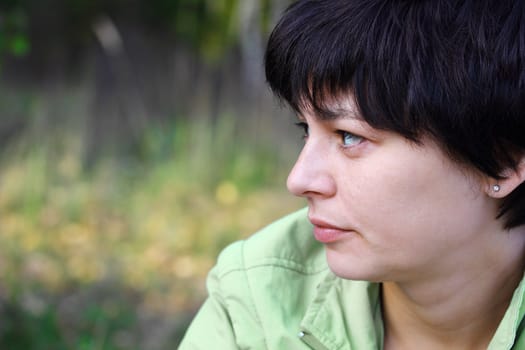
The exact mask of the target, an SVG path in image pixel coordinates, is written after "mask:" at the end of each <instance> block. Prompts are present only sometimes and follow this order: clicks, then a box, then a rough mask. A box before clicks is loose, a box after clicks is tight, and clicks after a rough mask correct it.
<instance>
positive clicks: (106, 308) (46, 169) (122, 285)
mask: <svg viewBox="0 0 525 350" xmlns="http://www.w3.org/2000/svg"><path fill="white" fill-rule="evenodd" d="M69 132H70V134H62V135H61V136H58V134H55V135H53V136H52V137H53V138H59V139H61V140H63V141H62V142H61V146H60V147H58V146H56V145H54V144H53V143H52V142H48V141H46V138H45V137H44V138H41V139H40V140H39V141H38V144H36V142H37V141H35V140H33V139H31V138H28V139H25V140H26V141H25V142H24V143H23V144H22V146H23V147H20V150H18V151H17V148H15V147H13V148H11V151H10V154H11V156H10V157H5V158H4V159H3V163H2V167H1V168H2V172H1V173H0V176H1V179H2V186H1V187H0V221H1V222H2V235H1V236H0V279H1V280H2V281H3V283H2V289H1V290H0V348H1V349H4V348H5V349H36V350H45V349H58V350H60V349H86V350H87V349H107V350H120V349H144V347H142V346H141V345H140V344H141V343H140V342H141V341H145V340H146V339H147V337H148V336H153V335H155V334H157V333H154V332H152V330H151V329H152V328H153V326H152V325H151V324H152V323H153V324H163V325H164V326H162V327H165V328H162V327H161V329H165V330H167V331H166V334H165V335H164V336H163V338H162V339H163V340H162V342H163V344H164V345H165V346H164V347H160V348H162V349H170V348H174V347H176V345H177V343H178V341H179V339H180V337H181V335H182V332H183V330H184V329H185V327H186V325H187V322H188V321H189V319H190V318H191V315H192V314H193V312H194V311H195V309H196V307H197V305H198V304H200V302H201V301H202V298H203V296H204V293H205V292H204V289H203V288H204V277H205V275H206V273H207V271H208V270H209V269H210V267H211V266H212V264H213V262H214V260H215V258H216V256H217V254H218V252H219V251H220V250H221V249H222V248H223V247H224V246H225V245H226V244H228V243H230V242H231V241H233V240H236V239H239V238H242V237H244V236H245V235H247V234H250V233H252V232H255V231H256V230H257V229H259V228H260V227H262V226H263V225H264V224H266V223H268V222H270V221H271V220H272V219H274V218H276V217H278V216H280V215H282V214H284V213H287V212H290V211H292V210H294V209H296V208H298V207H299V206H300V205H301V204H300V203H301V202H300V201H298V200H296V199H294V198H293V197H292V196H290V195H289V194H287V193H286V191H285V188H284V178H285V172H286V170H285V169H284V168H280V167H279V164H280V162H279V157H278V155H279V152H277V150H276V149H275V148H272V146H271V145H272V143H271V142H268V143H267V145H268V146H267V147H264V148H263V147H256V145H254V144H253V143H251V142H247V141H246V140H243V139H242V138H240V137H239V136H238V135H236V133H235V123H234V122H233V119H232V118H228V117H226V116H223V117H222V118H221V119H220V121H219V122H218V123H217V124H216V125H215V127H213V128H212V127H211V125H210V124H209V123H206V122H203V121H200V122H197V121H193V122H182V121H178V122H172V123H166V124H163V125H152V126H150V127H149V128H148V129H147V130H146V132H145V133H144V136H143V138H142V141H141V142H140V143H139V145H138V146H137V148H136V152H138V153H136V154H135V155H134V156H131V155H130V156H129V157H127V158H126V159H120V160H119V159H114V158H109V157H104V156H101V158H100V161H99V163H97V165H96V166H95V168H94V170H93V171H91V172H86V171H85V170H83V167H82V164H81V158H82V157H81V154H80V151H79V150H80V149H81V148H79V147H78V146H77V143H76V142H78V140H79V139H80V137H79V135H78V134H76V133H74V132H73V131H69ZM28 142H29V144H28ZM33 142H35V144H33ZM286 168H287V167H286ZM144 314H149V315H157V316H156V320H153V321H152V322H150V323H149V325H148V323H144V322H143V320H142V319H141V315H144ZM170 320H177V322H175V323H173V321H170ZM155 322H157V323H155ZM157 335H158V334H157ZM157 341H159V342H160V340H157Z"/></svg>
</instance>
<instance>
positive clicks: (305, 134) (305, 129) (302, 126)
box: [295, 122, 308, 139]
mask: <svg viewBox="0 0 525 350" xmlns="http://www.w3.org/2000/svg"><path fill="white" fill-rule="evenodd" d="M295 125H296V126H297V127H298V128H299V129H301V130H302V131H303V135H302V139H306V138H307V137H308V124H306V123H305V122H298V123H295Z"/></svg>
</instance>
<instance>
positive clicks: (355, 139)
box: [337, 130, 364, 147]
mask: <svg viewBox="0 0 525 350" xmlns="http://www.w3.org/2000/svg"><path fill="white" fill-rule="evenodd" d="M337 133H338V134H339V135H341V141H342V146H343V147H352V146H356V145H358V144H360V143H361V142H363V140H364V139H363V138H362V137H361V136H357V135H354V134H352V133H351V132H348V131H343V130H339V131H337Z"/></svg>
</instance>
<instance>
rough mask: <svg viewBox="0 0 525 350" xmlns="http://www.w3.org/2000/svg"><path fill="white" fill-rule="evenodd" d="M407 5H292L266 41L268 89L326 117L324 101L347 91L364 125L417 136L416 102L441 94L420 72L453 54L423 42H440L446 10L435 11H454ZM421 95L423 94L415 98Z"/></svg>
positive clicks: (364, 1) (328, 113) (419, 126)
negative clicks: (365, 123)
mask: <svg viewBox="0 0 525 350" xmlns="http://www.w3.org/2000/svg"><path fill="white" fill-rule="evenodd" d="M403 3H406V5H405V6H403V5H402V4H403ZM409 3H410V2H407V1H405V2H403V1H369V0H368V1H367V0H362V1H344V0H341V1H337V0H335V1H334V0H332V1H300V2H298V3H295V4H294V5H292V6H291V7H290V8H289V9H288V10H287V12H286V13H285V15H284V17H283V18H282V19H281V21H280V22H279V23H278V25H277V26H276V28H275V30H274V31H273V33H272V35H271V36H270V39H269V42H268V47H267V51H266V57H265V64H266V77H267V80H268V83H269V85H270V87H271V89H272V90H273V91H274V93H275V94H276V95H278V96H279V97H280V98H282V99H284V100H285V101H287V102H288V103H289V104H290V106H291V107H292V108H293V109H294V110H295V111H297V112H299V113H300V112H301V111H303V110H304V109H305V108H306V107H311V108H313V110H314V111H315V112H316V113H317V114H318V115H319V116H321V117H327V118H329V117H331V116H332V112H331V110H330V108H329V104H330V101H333V100H334V99H337V97H339V96H342V95H347V94H348V93H352V94H353V96H354V97H355V100H356V103H357V105H358V107H359V109H360V112H361V114H362V117H363V118H364V119H365V120H366V121H367V122H368V123H369V124H370V125H371V126H373V127H375V128H378V129H386V130H392V131H395V132H397V133H399V134H401V135H403V136H405V137H407V138H409V139H412V140H416V139H417V137H418V135H419V134H420V131H421V129H422V128H423V127H424V125H423V124H425V123H424V120H423V119H422V118H419V117H418V115H419V109H421V107H422V106H418V104H420V103H425V102H428V103H432V101H431V100H433V99H436V98H440V96H439V95H440V94H442V93H443V92H441V91H439V84H440V81H435V78H434V77H431V76H430V74H426V71H425V70H427V69H432V68H431V67H429V65H434V64H435V63H437V62H440V63H441V64H448V63H452V62H450V61H451V60H452V59H453V58H452V57H439V54H440V52H442V51H440V50H439V49H435V48H433V47H432V46H430V45H429V44H430V43H429V37H431V38H433V39H434V40H436V39H439V45H440V46H441V45H447V43H446V38H447V37H448V35H447V34H446V33H442V32H443V31H444V30H446V28H448V27H449V26H448V25H447V23H446V21H447V18H450V16H447V14H442V15H438V16H437V18H436V16H435V14H436V12H439V11H441V12H443V11H452V10H453V9H452V8H445V9H442V8H439V7H438V6H432V2H430V1H422V2H421V3H424V4H425V6H417V2H412V4H409ZM414 3H416V5H414ZM441 7H443V6H441ZM432 18H433V19H434V20H432V21H429V19H432ZM436 21H437V22H436ZM432 44H434V43H432ZM436 56H437V57H436ZM433 68H434V70H437V71H439V70H441V69H440V67H433ZM447 78H448V77H446V76H443V75H441V76H438V77H437V79H438V80H441V81H442V80H443V79H447ZM421 93H424V94H426V95H427V96H415V94H421ZM425 100H430V101H425ZM416 101H418V102H417V103H416ZM421 101H425V102H421Z"/></svg>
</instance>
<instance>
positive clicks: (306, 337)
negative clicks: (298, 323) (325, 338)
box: [298, 331, 329, 350]
mask: <svg viewBox="0 0 525 350" xmlns="http://www.w3.org/2000/svg"><path fill="white" fill-rule="evenodd" d="M298 336H299V338H300V339H301V340H302V341H303V342H304V343H305V344H306V345H308V346H309V347H310V348H311V349H312V350H329V349H328V348H327V347H326V346H324V345H323V343H321V342H320V341H319V340H317V338H316V337H314V336H313V335H312V334H310V333H308V332H306V331H301V332H299V334H298Z"/></svg>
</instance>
